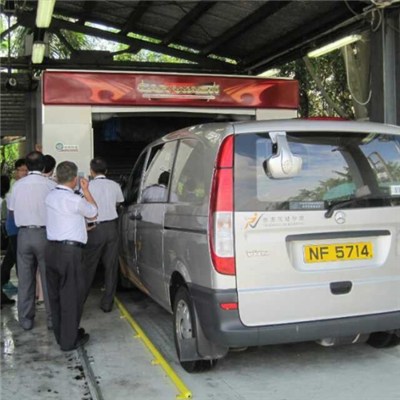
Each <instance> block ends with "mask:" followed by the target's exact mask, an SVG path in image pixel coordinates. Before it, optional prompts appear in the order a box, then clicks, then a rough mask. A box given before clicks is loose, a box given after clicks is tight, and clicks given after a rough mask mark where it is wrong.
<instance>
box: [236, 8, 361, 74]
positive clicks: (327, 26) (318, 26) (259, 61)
mask: <svg viewBox="0 0 400 400" xmlns="http://www.w3.org/2000/svg"><path fill="white" fill-rule="evenodd" d="M346 18H348V19H347V21H351V20H353V19H354V18H355V19H360V20H361V18H362V17H361V16H359V17H354V14H351V13H350V12H349V10H348V9H347V8H346V7H343V8H339V9H337V10H334V11H331V12H329V13H328V14H325V15H322V16H321V17H320V18H318V19H316V20H315V21H313V22H312V23H308V24H304V25H303V26H302V27H301V28H296V29H294V30H293V31H292V32H290V33H288V34H286V35H285V36H283V37H282V39H281V40H279V41H276V42H275V44H273V45H269V46H268V47H265V46H261V47H259V48H258V49H257V50H256V51H254V52H253V53H252V54H250V55H249V56H248V57H245V58H244V59H243V60H242V61H241V62H240V65H241V66H242V67H243V69H245V70H251V69H253V68H254V69H255V68H260V67H261V66H262V65H265V64H267V63H269V62H271V60H272V59H274V58H278V57H279V58H280V57H281V56H282V54H284V53H285V52H286V53H287V52H289V51H293V50H295V49H296V48H298V47H300V46H302V47H304V45H305V44H306V43H309V44H310V45H311V44H312V43H313V41H314V40H316V38H320V37H321V36H324V35H325V34H326V33H330V32H332V31H333V30H336V29H338V27H339V26H340V25H344V23H343V21H344V20H346Z"/></svg>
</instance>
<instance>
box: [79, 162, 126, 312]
mask: <svg viewBox="0 0 400 400" xmlns="http://www.w3.org/2000/svg"><path fill="white" fill-rule="evenodd" d="M106 172H107V164H106V162H105V160H103V159H102V158H100V157H96V158H94V159H93V160H92V161H91V162H90V174H91V175H92V177H93V179H92V180H91V181H90V182H89V189H90V192H91V193H92V195H93V197H94V199H95V200H96V203H97V207H98V216H97V219H96V221H94V222H93V223H89V224H88V225H89V227H90V225H92V226H91V229H90V230H89V232H88V236H89V238H88V243H87V246H86V247H85V252H84V257H85V274H86V285H87V287H86V290H87V295H88V294H89V291H90V287H91V286H92V283H93V279H94V276H95V273H96V269H97V266H98V264H99V261H100V260H101V261H102V264H103V267H104V286H105V291H104V294H103V296H102V299H101V303H100V308H101V309H102V310H103V311H104V312H110V311H111V310H112V307H113V303H114V296H115V290H116V287H117V281H118V214H117V210H116V207H117V205H118V204H119V203H121V202H123V201H124V196H123V194H122V191H121V188H120V186H119V185H118V184H117V183H116V182H114V181H112V180H110V179H107V178H106V176H105V174H106Z"/></svg>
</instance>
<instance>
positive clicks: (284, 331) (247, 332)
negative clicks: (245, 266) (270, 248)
mask: <svg viewBox="0 0 400 400" xmlns="http://www.w3.org/2000/svg"><path fill="white" fill-rule="evenodd" d="M189 290H190V293H191V295H192V298H193V301H194V305H195V307H196V311H197V314H198V317H199V319H200V323H201V326H202V328H203V331H204V334H205V336H206V337H207V339H208V340H210V341H211V342H213V343H216V344H219V345H221V346H228V347H238V346H262V345H267V344H278V343H291V342H305V341H312V340H318V339H322V338H328V337H343V336H352V335H357V334H358V333H371V332H382V331H391V330H400V311H396V312H390V313H382V314H370V315H361V316H355V317H344V318H337V319H329V320H318V321H307V322H299V323H292V324H282V325H263V326H258V327H249V326H245V325H244V324H243V323H242V322H241V320H240V317H239V312H238V310H229V311H225V310H222V309H221V307H220V306H219V305H220V303H231V302H237V292H236V290H234V289H232V290H212V289H208V288H204V287H202V286H197V285H193V284H191V285H189Z"/></svg>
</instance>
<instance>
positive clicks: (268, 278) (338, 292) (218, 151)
mask: <svg viewBox="0 0 400 400" xmlns="http://www.w3.org/2000/svg"><path fill="white" fill-rule="evenodd" d="M161 174H164V180H163V183H162V184H161V186H163V190H160V188H158V189H157V193H161V192H162V193H163V195H162V196H161V197H159V198H155V197H153V199H152V200H151V199H150V200H146V198H147V197H146V198H145V197H144V196H143V195H142V194H143V192H144V191H146V190H148V188H150V187H157V186H160V183H159V178H160V175H161ZM166 177H167V178H168V179H167V180H165V178H166ZM120 234H121V242H122V243H121V251H120V260H121V267H122V271H123V273H124V275H125V276H126V277H127V278H129V279H130V280H131V281H132V282H134V283H135V284H136V285H137V286H138V287H139V288H140V289H141V290H143V291H144V292H145V293H147V294H148V295H149V296H151V297H152V298H153V299H154V300H155V301H157V302H158V303H159V304H160V305H161V306H163V307H164V308H165V309H167V310H169V311H170V312H172V313H173V314H174V332H175V342H176V347H177V353H178V357H179V360H180V362H181V364H182V366H183V367H184V368H185V369H186V370H187V371H189V372H195V371H201V370H206V369H209V368H211V367H212V366H213V365H215V363H216V360H217V359H219V358H222V357H223V356H225V355H226V353H227V352H228V351H229V349H230V348H235V347H242V346H259V345H268V344H277V343H289V342H299V341H309V340H319V341H320V342H321V343H323V344H330V343H334V341H335V340H338V341H343V340H344V339H349V340H350V341H352V342H355V341H357V339H358V338H360V337H369V339H368V340H369V343H370V344H372V345H374V346H376V347H385V346H390V345H396V344H398V343H399V341H400V340H399V335H400V262H399V261H400V128H399V127H394V126H387V125H381V124H373V123H357V122H338V121H335V122H333V121H304V120H275V121H249V122H237V123H236V122H232V123H229V122H227V123H220V124H204V125H199V126H195V127H191V128H187V129H182V130H180V131H177V132H174V133H171V134H169V135H166V136H164V137H163V138H161V139H159V140H157V141H155V142H153V143H152V144H150V145H149V146H147V147H146V149H145V150H144V151H143V152H142V153H141V155H140V156H139V158H138V161H137V163H136V165H135V167H134V168H133V170H132V173H131V175H130V178H129V181H128V184H127V187H126V189H125V203H124V205H123V207H122V212H121V215H120Z"/></svg>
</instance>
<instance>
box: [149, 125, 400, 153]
mask: <svg viewBox="0 0 400 400" xmlns="http://www.w3.org/2000/svg"><path fill="white" fill-rule="evenodd" d="M260 131H262V132H271V131H285V132H290V131H291V132H293V131H306V132H318V131H324V132H339V131H340V132H370V133H386V134H393V135H400V127H399V126H395V125H388V124H380V123H376V122H358V121H338V120H334V121H332V120H315V119H313V120H307V119H276V120H265V121H240V122H233V121H232V122H214V123H207V124H201V125H197V126H191V127H187V128H183V129H180V130H178V131H175V132H171V133H169V134H167V135H166V136H163V137H162V138H160V139H158V140H157V142H164V141H169V140H176V139H183V138H188V137H192V138H194V137H197V138H198V139H200V140H204V141H206V142H208V143H209V144H211V145H213V146H217V147H218V144H219V143H220V141H221V140H222V139H223V138H224V137H225V136H227V135H231V134H232V133H235V134H246V133H254V132H260Z"/></svg>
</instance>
